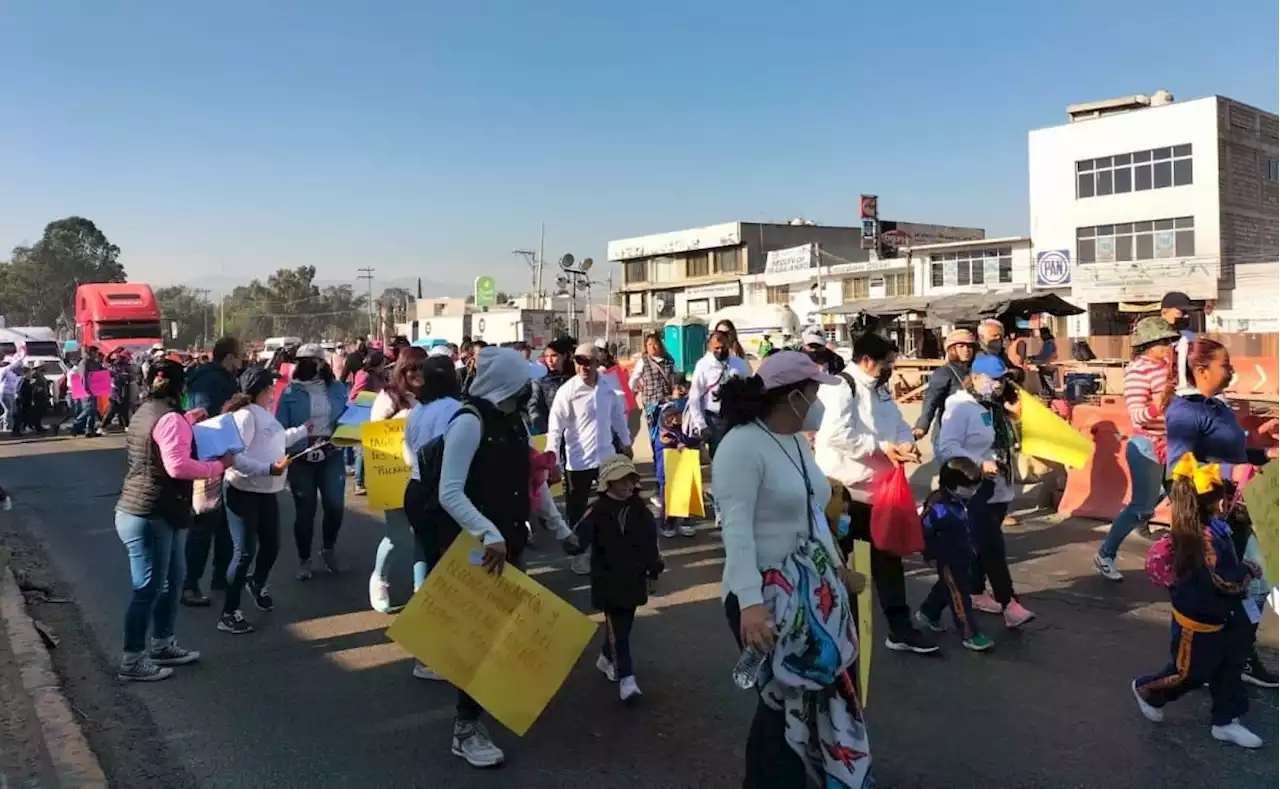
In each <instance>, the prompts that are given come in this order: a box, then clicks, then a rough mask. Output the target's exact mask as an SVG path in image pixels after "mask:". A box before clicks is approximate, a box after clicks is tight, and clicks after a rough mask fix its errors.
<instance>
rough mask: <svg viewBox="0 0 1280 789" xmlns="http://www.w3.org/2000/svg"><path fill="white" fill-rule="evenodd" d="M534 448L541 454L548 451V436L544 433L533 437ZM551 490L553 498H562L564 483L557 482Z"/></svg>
mask: <svg viewBox="0 0 1280 789" xmlns="http://www.w3.org/2000/svg"><path fill="white" fill-rule="evenodd" d="M533 448H534V449H536V450H538V451H539V452H546V451H547V434H546V433H543V434H542V435H540V436H534V437H533ZM550 488H551V495H552V496H560V495H562V494H563V493H564V484H563V483H560V482H557V483H556V484H554V485H551V486H550Z"/></svg>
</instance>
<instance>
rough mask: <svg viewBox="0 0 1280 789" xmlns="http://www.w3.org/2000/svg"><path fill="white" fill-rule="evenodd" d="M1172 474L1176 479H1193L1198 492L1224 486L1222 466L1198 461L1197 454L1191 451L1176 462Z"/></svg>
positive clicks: (1205, 491) (1206, 491) (1192, 481)
mask: <svg viewBox="0 0 1280 789" xmlns="http://www.w3.org/2000/svg"><path fill="white" fill-rule="evenodd" d="M1171 476H1172V477H1173V478H1174V479H1187V480H1191V484H1193V485H1195V488H1196V493H1208V492H1209V491H1211V490H1213V489H1214V488H1220V487H1222V468H1221V467H1220V466H1219V465H1218V464H1217V463H1204V464H1200V463H1196V458H1195V455H1192V454H1191V453H1190V452H1188V453H1186V454H1185V455H1183V456H1182V457H1181V458H1179V459H1178V462H1177V463H1175V464H1174V466H1173V473H1172V475H1171Z"/></svg>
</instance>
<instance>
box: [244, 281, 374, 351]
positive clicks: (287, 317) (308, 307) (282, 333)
mask: <svg viewBox="0 0 1280 789" xmlns="http://www.w3.org/2000/svg"><path fill="white" fill-rule="evenodd" d="M315 275H316V269H315V266H299V267H298V268H294V269H283V268H282V269H280V270H278V271H276V272H275V273H274V274H271V275H270V276H268V277H267V281H266V282H265V283H264V282H262V281H261V280H257V279H255V280H252V281H251V282H250V283H249V284H248V285H241V286H239V287H237V288H236V289H235V290H233V291H232V292H231V293H229V294H227V297H226V313H227V333H228V334H234V335H235V336H237V337H240V338H241V339H244V340H262V339H265V338H267V337H301V338H302V339H303V340H307V341H316V340H326V339H327V340H339V339H344V338H347V337H351V336H353V335H355V334H365V333H367V332H368V326H369V318H368V313H367V312H365V304H366V299H365V297H363V296H357V295H356V294H355V292H354V289H353V288H352V286H350V285H336V286H329V287H326V288H323V289H322V288H320V287H319V286H317V285H316V284H315V283H314V280H315Z"/></svg>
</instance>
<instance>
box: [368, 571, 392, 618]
mask: <svg viewBox="0 0 1280 789" xmlns="http://www.w3.org/2000/svg"><path fill="white" fill-rule="evenodd" d="M369 607H370V608H372V609H373V610H374V611H377V612H378V613H380V614H385V613H388V612H389V611H391V584H389V583H387V582H386V581H384V580H382V579H381V578H379V577H378V575H377V573H374V574H373V575H370V576H369Z"/></svg>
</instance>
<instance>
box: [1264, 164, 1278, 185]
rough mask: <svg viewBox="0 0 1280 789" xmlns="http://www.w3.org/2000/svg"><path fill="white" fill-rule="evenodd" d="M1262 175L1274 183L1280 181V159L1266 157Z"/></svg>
mask: <svg viewBox="0 0 1280 789" xmlns="http://www.w3.org/2000/svg"><path fill="white" fill-rule="evenodd" d="M1262 177H1263V178H1265V179H1266V180H1268V181H1270V182H1271V183H1273V184H1274V183H1276V182H1277V181H1280V159H1264V160H1263V163H1262Z"/></svg>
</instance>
